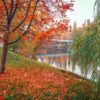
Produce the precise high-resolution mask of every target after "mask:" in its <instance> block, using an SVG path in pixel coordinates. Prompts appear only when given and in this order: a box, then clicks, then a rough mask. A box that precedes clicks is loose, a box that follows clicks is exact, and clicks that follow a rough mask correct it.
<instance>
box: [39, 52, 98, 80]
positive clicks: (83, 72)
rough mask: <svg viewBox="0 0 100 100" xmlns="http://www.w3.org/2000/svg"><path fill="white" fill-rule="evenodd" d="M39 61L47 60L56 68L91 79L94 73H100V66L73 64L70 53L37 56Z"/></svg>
mask: <svg viewBox="0 0 100 100" xmlns="http://www.w3.org/2000/svg"><path fill="white" fill-rule="evenodd" d="M37 58H38V61H39V62H46V63H49V64H51V65H53V66H54V67H56V68H59V69H63V70H68V71H71V72H73V73H75V74H78V75H80V76H83V77H85V78H88V79H91V77H92V73H93V72H95V73H94V75H95V76H97V74H99V75H100V69H99V67H96V68H94V67H93V66H88V67H80V66H78V65H75V66H72V62H71V60H70V57H69V56H68V54H66V53H65V54H50V55H40V56H37Z"/></svg>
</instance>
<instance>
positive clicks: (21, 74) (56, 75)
mask: <svg viewBox="0 0 100 100" xmlns="http://www.w3.org/2000/svg"><path fill="white" fill-rule="evenodd" d="M78 80H79V81H80V79H79V78H78V77H75V76H74V75H72V74H69V73H67V72H64V71H53V70H49V69H40V68H31V69H27V70H25V69H21V68H19V69H18V68H8V69H7V70H6V72H5V73H4V74H1V75H0V95H1V96H3V95H6V94H12V92H18V91H19V87H17V85H18V84H17V83H19V82H20V83H22V85H20V86H21V89H22V91H23V92H27V91H29V92H30V93H31V94H33V95H34V98H35V100H42V99H41V98H42V97H43V96H44V94H46V93H51V95H52V97H55V98H56V99H57V100H62V98H63V96H64V95H65V93H66V91H67V90H68V87H69V85H70V84H71V83H73V82H76V81H78ZM14 85H15V88H14V89H12V91H11V90H10V89H11V87H12V86H13V87H14ZM47 95H48V94H47ZM1 98H2V97H1ZM0 100H3V99H0ZM43 100H44V99H43ZM48 100H49V99H48Z"/></svg>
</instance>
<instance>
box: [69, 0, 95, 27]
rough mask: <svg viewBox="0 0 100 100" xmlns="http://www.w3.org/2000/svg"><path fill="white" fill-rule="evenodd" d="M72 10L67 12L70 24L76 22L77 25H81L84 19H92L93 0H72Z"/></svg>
mask: <svg viewBox="0 0 100 100" xmlns="http://www.w3.org/2000/svg"><path fill="white" fill-rule="evenodd" d="M74 1H75V2H74V7H73V8H74V12H69V13H68V17H69V19H70V20H71V21H70V24H71V25H73V24H72V23H73V22H75V21H76V22H77V26H81V25H82V24H83V23H84V21H85V20H87V19H90V20H91V21H92V20H93V7H94V2H95V0H74Z"/></svg>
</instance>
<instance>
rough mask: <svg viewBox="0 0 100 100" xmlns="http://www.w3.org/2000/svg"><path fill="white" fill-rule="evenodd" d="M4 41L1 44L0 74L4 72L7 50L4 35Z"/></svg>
mask: <svg viewBox="0 0 100 100" xmlns="http://www.w3.org/2000/svg"><path fill="white" fill-rule="evenodd" d="M5 38H6V39H5V41H4V44H3V53H2V59H1V65H0V74H2V73H4V71H5V65H6V58H7V52H8V39H7V37H5Z"/></svg>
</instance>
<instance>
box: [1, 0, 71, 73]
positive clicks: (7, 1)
mask: <svg viewBox="0 0 100 100" xmlns="http://www.w3.org/2000/svg"><path fill="white" fill-rule="evenodd" d="M41 4H42V7H45V9H46V12H44V11H43V13H44V15H45V14H47V15H48V14H50V13H53V14H56V13H57V12H56V11H57V10H58V9H59V11H60V12H61V14H62V15H64V14H65V11H66V10H67V9H69V8H70V7H71V6H72V4H71V3H65V2H64V1H62V0H40V3H39V0H1V1H0V9H1V11H0V34H1V38H2V40H3V54H2V60H1V66H0V73H4V71H5V64H6V58H7V51H8V46H9V45H11V44H13V43H16V42H17V41H19V40H21V39H22V38H23V37H24V36H26V34H27V33H29V32H32V31H33V32H34V29H35V28H34V27H35V26H32V25H34V24H33V23H35V25H36V23H37V22H36V20H34V19H35V18H38V15H39V12H41V11H42V10H41V9H39V10H37V13H35V12H36V8H37V6H38V7H39V6H41ZM52 6H53V7H54V8H53V9H55V10H54V11H55V13H54V12H53V11H52V10H50V7H52ZM57 7H58V8H57ZM38 11H39V12H38ZM46 18H47V17H46ZM44 19H45V17H44V18H42V15H41V20H40V23H42V22H44V23H48V22H47V21H44ZM47 20H51V18H49V19H47ZM39 27H40V26H39Z"/></svg>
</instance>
